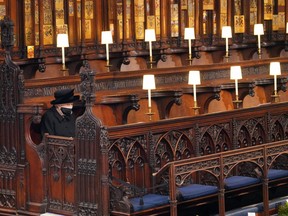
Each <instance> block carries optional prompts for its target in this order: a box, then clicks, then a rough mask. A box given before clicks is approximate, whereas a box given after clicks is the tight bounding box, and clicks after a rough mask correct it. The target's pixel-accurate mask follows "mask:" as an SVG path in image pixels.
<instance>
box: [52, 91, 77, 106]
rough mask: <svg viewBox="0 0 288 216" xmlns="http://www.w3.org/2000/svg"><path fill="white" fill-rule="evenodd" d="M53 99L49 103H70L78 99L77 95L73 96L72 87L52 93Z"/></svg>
mask: <svg viewBox="0 0 288 216" xmlns="http://www.w3.org/2000/svg"><path fill="white" fill-rule="evenodd" d="M54 97H55V100H53V101H51V104H65V103H72V102H74V101H76V100H79V95H76V96H74V89H61V90H57V91H56V92H55V93H54Z"/></svg>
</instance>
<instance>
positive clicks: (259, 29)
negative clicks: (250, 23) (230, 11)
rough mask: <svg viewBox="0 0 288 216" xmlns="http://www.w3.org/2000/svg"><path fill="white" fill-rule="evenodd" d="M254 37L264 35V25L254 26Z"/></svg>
mask: <svg viewBox="0 0 288 216" xmlns="http://www.w3.org/2000/svg"><path fill="white" fill-rule="evenodd" d="M254 35H264V28H263V24H262V23H260V24H254Z"/></svg>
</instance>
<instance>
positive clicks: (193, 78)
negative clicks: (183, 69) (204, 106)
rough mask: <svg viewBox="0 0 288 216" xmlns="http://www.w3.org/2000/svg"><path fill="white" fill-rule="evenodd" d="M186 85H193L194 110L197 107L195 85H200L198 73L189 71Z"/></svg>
mask: <svg viewBox="0 0 288 216" xmlns="http://www.w3.org/2000/svg"><path fill="white" fill-rule="evenodd" d="M188 84H189V85H193V97H194V108H198V107H197V96H196V85H200V84H201V81H200V71H189V78H188Z"/></svg>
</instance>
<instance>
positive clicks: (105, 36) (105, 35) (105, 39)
mask: <svg viewBox="0 0 288 216" xmlns="http://www.w3.org/2000/svg"><path fill="white" fill-rule="evenodd" d="M112 43H113V38H112V32H111V31H102V32H101V44H105V45H106V63H107V66H109V59H110V56H109V44H112Z"/></svg>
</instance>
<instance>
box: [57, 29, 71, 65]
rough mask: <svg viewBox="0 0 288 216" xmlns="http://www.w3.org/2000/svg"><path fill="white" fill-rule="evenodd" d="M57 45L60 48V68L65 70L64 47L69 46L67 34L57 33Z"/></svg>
mask: <svg viewBox="0 0 288 216" xmlns="http://www.w3.org/2000/svg"><path fill="white" fill-rule="evenodd" d="M57 47H61V48H62V69H63V70H66V66H65V47H69V39H68V34H57Z"/></svg>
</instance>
